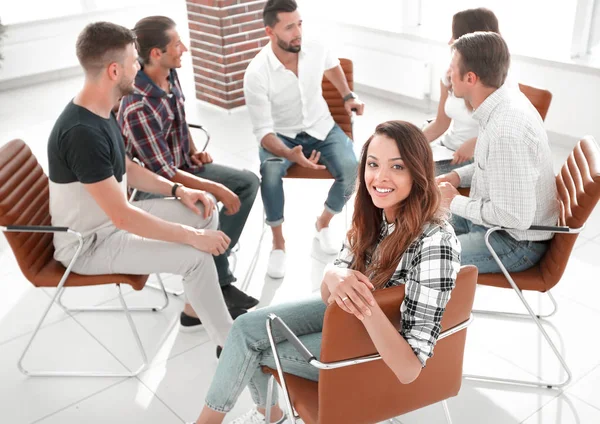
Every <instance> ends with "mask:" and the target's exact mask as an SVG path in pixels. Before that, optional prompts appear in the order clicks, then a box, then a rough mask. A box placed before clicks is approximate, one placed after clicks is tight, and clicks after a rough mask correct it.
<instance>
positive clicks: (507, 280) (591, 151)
mask: <svg viewBox="0 0 600 424" xmlns="http://www.w3.org/2000/svg"><path fill="white" fill-rule="evenodd" d="M556 186H557V188H558V196H559V200H560V205H561V215H560V221H559V225H560V226H558V227H545V226H544V227H540V226H534V227H531V229H535V230H541V231H548V232H552V233H554V234H555V235H554V238H553V239H552V241H551V242H550V246H549V247H548V250H547V251H546V253H545V254H544V256H543V258H542V259H541V261H540V262H539V263H538V264H537V265H535V266H533V267H532V268H529V269H528V270H525V271H522V272H513V273H512V274H509V273H508V272H507V271H506V269H505V268H504V266H503V265H502V262H501V261H500V260H499V258H498V257H497V256H496V254H495V252H494V251H493V249H491V247H490V245H489V244H488V249H490V252H491V253H492V255H493V256H494V258H495V260H496V262H497V263H498V265H499V266H500V269H501V270H502V273H494V274H479V279H478V281H477V282H478V284H483V285H486V286H494V287H501V288H508V289H514V290H515V292H516V293H517V295H518V296H519V298H520V299H521V302H522V303H523V305H524V306H525V308H526V309H527V311H528V313H527V314H515V313H506V312H492V311H474V312H479V313H485V314H489V315H500V316H512V317H521V318H527V319H529V318H531V319H533V321H534V322H535V323H536V324H537V326H538V328H539V330H540V332H541V333H542V335H543V336H544V338H545V339H546V341H547V342H548V344H549V345H550V347H551V348H552V350H553V351H554V353H555V355H556V357H557V358H558V360H559V361H560V363H561V365H562V366H563V368H564V369H565V371H566V373H567V378H566V379H565V380H564V381H563V382H559V383H553V382H545V381H526V380H507V379H502V378H495V377H483V376H473V375H466V376H465V377H466V378H470V379H476V380H483V381H493V382H501V383H508V384H525V385H533V386H539V387H547V388H552V387H556V388H560V387H563V386H565V385H566V384H568V383H569V381H570V380H571V371H570V370H569V367H568V366H567V364H566V362H565V360H564V359H563V357H562V355H561V354H560V352H559V351H558V349H557V348H556V346H555V345H554V343H553V342H552V340H551V339H550V337H549V336H548V334H547V333H546V331H545V330H544V328H543V326H542V323H541V322H540V318H547V317H549V316H552V315H554V314H555V313H556V308H557V304H556V300H555V299H554V297H552V295H551V293H550V289H552V288H553V287H554V286H555V285H556V284H558V282H559V281H560V279H561V277H562V275H563V273H564V272H565V268H566V267H567V263H568V261H569V256H570V255H571V251H572V250H573V246H574V244H575V240H576V239H577V234H578V233H579V232H581V230H582V229H583V226H584V225H585V222H586V220H587V219H588V217H589V216H590V214H591V213H592V211H593V210H594V207H595V206H596V204H597V203H598V200H599V199H600V149H599V148H598V145H597V144H596V142H595V140H594V139H593V138H592V137H584V138H583V139H581V140H580V141H579V142H578V143H577V145H576V146H575V148H574V149H573V152H572V153H571V154H570V155H569V157H568V159H567V161H566V163H565V164H564V165H563V167H562V168H561V170H560V173H559V174H558V175H557V176H556ZM501 229H502V228H501V227H495V228H491V229H489V230H488V232H487V233H486V240H487V239H488V238H489V236H490V234H492V233H493V232H494V231H498V230H501ZM522 290H529V291H537V292H540V293H547V295H548V297H549V298H550V300H551V301H552V303H553V305H554V310H553V311H552V312H551V313H549V314H546V315H539V314H535V313H534V312H533V309H532V308H531V306H530V305H529V303H528V302H527V301H526V300H525V298H524V297H523V294H522V293H521V291H522Z"/></svg>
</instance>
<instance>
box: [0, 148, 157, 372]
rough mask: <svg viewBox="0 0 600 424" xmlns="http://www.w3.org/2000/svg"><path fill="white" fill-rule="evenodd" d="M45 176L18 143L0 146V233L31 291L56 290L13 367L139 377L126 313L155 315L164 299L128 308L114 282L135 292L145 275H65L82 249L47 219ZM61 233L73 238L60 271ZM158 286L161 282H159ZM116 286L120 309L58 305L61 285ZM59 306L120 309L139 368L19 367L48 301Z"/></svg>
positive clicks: (80, 237)
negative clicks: (57, 246)
mask: <svg viewBox="0 0 600 424" xmlns="http://www.w3.org/2000/svg"><path fill="white" fill-rule="evenodd" d="M49 200H50V198H49V187H48V177H47V176H46V175H45V174H44V171H43V170H42V167H41V166H40V164H39V163H38V161H37V160H36V158H35V156H34V155H33V153H32V152H31V150H30V149H29V147H28V146H27V145H26V144H25V143H24V142H23V141H22V140H13V141H11V142H9V143H7V144H6V145H4V146H2V147H1V148H0V230H2V231H3V232H4V235H5V236H6V239H7V240H8V243H9V245H10V247H11V249H12V251H13V253H14V255H15V258H16V259H17V262H18V264H19V268H20V269H21V271H22V272H23V275H24V276H25V278H27V280H29V281H30V282H31V284H33V285H34V286H35V287H56V292H55V294H54V297H53V298H52V300H50V303H49V304H48V306H47V307H46V309H45V310H44V312H43V314H42V317H41V319H40V321H39V323H38V324H37V326H36V328H35V331H34V332H33V334H32V335H31V338H30V340H29V342H28V343H27V346H26V347H25V350H24V351H23V354H22V355H21V358H20V359H19V363H18V367H19V369H20V370H21V371H22V372H23V373H24V374H27V375H31V376H98V377H100V376H107V377H114V376H126V377H127V376H133V375H137V374H139V373H140V372H141V371H142V370H143V369H144V368H146V366H147V364H148V359H147V357H146V353H145V351H144V348H143V346H142V343H141V341H140V338H139V335H138V333H137V330H136V327H135V325H134V323H133V320H132V319H131V315H130V311H134V310H143V311H149V310H152V311H157V310H162V309H164V308H165V307H166V306H167V305H168V301H169V299H168V297H167V294H166V292H165V291H164V286H163V295H164V304H163V305H162V306H159V307H148V308H128V307H127V305H126V303H125V300H124V299H123V296H122V293H121V287H120V284H129V285H130V286H131V287H132V288H133V289H135V290H141V289H143V288H144V285H145V284H146V280H147V279H148V276H147V275H121V274H113V275H80V274H76V273H75V272H71V267H72V266H73V264H74V263H75V261H76V260H77V256H78V255H79V252H80V250H81V247H82V245H83V238H82V236H81V234H80V233H78V232H76V231H73V230H71V229H69V228H67V227H53V226H51V221H50V210H49ZM56 232H67V233H69V234H71V235H73V237H74V239H75V238H77V239H78V240H79V248H78V250H77V253H76V254H75V256H74V257H73V259H72V260H71V262H70V263H69V265H68V267H67V268H66V269H65V268H64V267H63V265H62V264H60V263H59V262H57V261H55V260H54V258H53V255H54V244H53V242H52V237H53V236H52V234H53V233H56ZM159 282H160V284H161V285H162V281H161V280H160V279H159ZM103 284H116V288H117V292H118V294H119V299H120V301H121V305H122V308H118V307H95V308H67V307H66V306H64V305H62V304H61V303H60V298H61V296H62V294H63V293H64V290H65V288H66V287H81V286H96V285H103ZM55 302H56V303H58V304H60V305H61V306H62V307H63V308H64V309H66V310H68V311H90V310H91V311H114V310H119V311H124V312H125V316H126V317H127V321H128V322H129V325H130V326H131V330H132V332H133V335H134V337H135V339H136V342H137V345H138V348H139V350H140V354H141V356H142V359H143V364H142V366H141V367H140V368H139V369H137V370H135V371H133V372H119V373H99V372H85V373H84V372H78V373H75V372H63V371H36V372H30V371H27V370H26V369H25V368H24V367H23V364H22V363H23V358H24V357H25V355H26V354H27V352H28V350H29V348H30V346H31V343H32V342H33V339H34V338H35V336H36V335H37V334H38V331H39V329H40V327H41V326H42V323H43V322H44V319H45V318H46V316H47V315H48V312H49V311H50V308H51V307H52V305H53V304H54V303H55Z"/></svg>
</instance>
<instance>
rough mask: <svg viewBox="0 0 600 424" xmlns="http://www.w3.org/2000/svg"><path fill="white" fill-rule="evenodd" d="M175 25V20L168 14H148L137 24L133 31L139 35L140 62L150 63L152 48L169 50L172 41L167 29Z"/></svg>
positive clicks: (163, 50) (162, 50)
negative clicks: (167, 15)
mask: <svg viewBox="0 0 600 424" xmlns="http://www.w3.org/2000/svg"><path fill="white" fill-rule="evenodd" d="M175 26H176V24H175V21H174V20H173V19H171V18H167V17H166V16H148V17H147V18H144V19H142V20H140V21H139V22H138V23H137V24H135V28H133V32H135V35H136V36H137V42H138V54H139V58H140V62H142V63H143V64H148V63H150V52H152V49H160V51H161V52H163V53H164V52H166V51H167V46H168V45H169V43H170V42H171V38H170V37H169V35H168V34H167V31H168V30H170V29H172V28H175Z"/></svg>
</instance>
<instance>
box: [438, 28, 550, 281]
mask: <svg viewBox="0 0 600 424" xmlns="http://www.w3.org/2000/svg"><path fill="white" fill-rule="evenodd" d="M452 49H453V57H452V62H451V64H450V76H451V82H452V89H453V91H454V95H455V96H457V97H461V98H464V99H465V100H466V101H468V102H469V103H470V104H471V106H473V109H474V113H473V118H474V119H475V120H477V121H478V122H479V136H478V139H477V144H476V147H475V156H474V163H473V164H470V165H467V166H464V167H462V168H458V169H456V170H454V171H453V172H450V173H449V174H445V175H441V176H440V177H438V182H439V183H440V189H441V191H442V196H443V199H444V203H445V205H446V206H448V207H449V208H450V211H451V212H452V214H453V220H452V224H453V226H454V229H455V231H456V234H457V236H458V238H459V240H460V242H461V244H462V263H463V265H465V264H473V265H476V266H477V267H478V268H479V272H480V273H493V272H500V268H499V267H498V265H497V264H496V262H495V261H494V259H493V257H492V256H491V254H490V252H489V251H488V249H487V246H486V245H485V233H486V231H487V230H488V229H489V228H491V227H496V226H501V227H504V228H506V230H503V231H497V232H494V233H493V234H492V235H491V237H490V242H491V245H492V247H493V248H494V250H495V251H496V253H497V254H498V256H499V258H500V260H501V261H502V263H503V265H504V266H505V267H506V268H507V270H508V271H523V270H525V269H527V268H530V267H532V266H533V265H535V264H536V263H537V262H539V260H540V259H541V257H542V256H543V255H544V253H545V252H546V250H547V248H548V240H549V239H551V238H552V234H551V233H547V232H539V231H537V232H536V231H529V230H528V228H529V227H531V226H532V225H556V224H557V222H558V214H559V204H558V195H557V190H556V182H555V177H554V172H553V170H552V156H551V153H550V147H549V145H548V136H547V135H546V131H545V130H544V128H543V123H542V119H541V118H540V115H539V113H538V112H537V111H536V109H535V108H534V107H533V105H532V104H531V103H530V102H529V100H528V99H527V98H526V97H525V96H524V95H523V94H522V93H520V92H516V91H515V90H509V89H507V88H506V87H505V86H504V85H503V84H504V81H505V79H506V74H507V72H508V68H509V65H510V53H509V51H508V47H507V45H506V42H505V41H504V40H503V39H502V37H501V36H499V35H498V34H495V33H490V32H478V33H473V34H467V35H464V36H462V37H460V38H459V39H458V40H456V41H455V42H454V44H453V45H452ZM469 185H470V186H471V192H470V195H469V197H466V196H461V195H460V194H459V193H458V191H457V190H456V187H459V186H463V187H468V186H469Z"/></svg>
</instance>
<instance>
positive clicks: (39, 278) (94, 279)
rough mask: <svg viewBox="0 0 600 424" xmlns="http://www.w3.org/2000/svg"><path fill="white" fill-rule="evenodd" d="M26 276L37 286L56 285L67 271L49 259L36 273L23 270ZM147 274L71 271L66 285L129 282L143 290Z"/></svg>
mask: <svg viewBox="0 0 600 424" xmlns="http://www.w3.org/2000/svg"><path fill="white" fill-rule="evenodd" d="M22 271H23V273H24V274H25V277H27V279H28V280H29V281H30V282H31V283H32V284H33V285H34V286H36V287H56V286H57V285H58V283H59V281H60V279H61V277H62V276H63V274H64V272H65V267H64V266H62V265H61V264H60V263H58V262H57V261H55V260H51V261H49V262H48V263H47V264H46V265H44V267H43V268H42V269H40V271H39V272H38V273H37V274H35V275H29V274H30V273H29V272H27V271H28V270H22ZM147 280H148V276H147V275H125V274H106V275H81V274H76V273H74V272H71V274H69V278H68V279H67V282H66V283H65V287H83V286H97V285H101V284H117V283H121V284H129V285H130V286H131V287H132V288H133V289H134V290H141V289H143V288H144V286H145V285H146V281H147Z"/></svg>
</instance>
